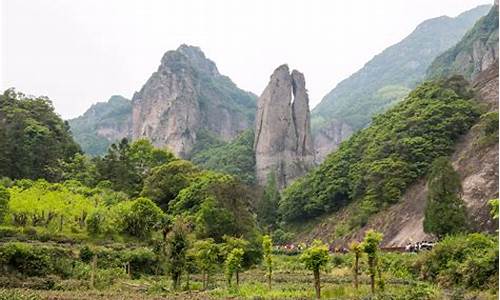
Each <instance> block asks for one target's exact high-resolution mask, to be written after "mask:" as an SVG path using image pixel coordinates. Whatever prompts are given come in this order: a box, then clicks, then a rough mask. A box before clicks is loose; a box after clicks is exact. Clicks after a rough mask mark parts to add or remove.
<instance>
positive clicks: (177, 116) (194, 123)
mask: <svg viewBox="0 0 500 300" xmlns="http://www.w3.org/2000/svg"><path fill="white" fill-rule="evenodd" d="M255 99H256V96H255V95H253V94H251V93H249V92H245V91H243V90H241V89H239V88H238V87H237V86H236V85H235V84H234V83H233V82H232V81H231V80H230V79H229V78H228V77H226V76H223V75H221V74H220V73H219V71H218V70H217V67H216V65H215V63H214V62H213V61H211V60H209V59H207V58H206V57H205V55H204V53H203V52H202V51H201V50H200V48H198V47H193V46H187V45H181V46H180V47H179V48H178V49H177V50H175V51H168V52H167V53H165V55H164V56H163V58H162V60H161V64H160V66H159V67H158V70H157V71H156V72H154V73H153V74H152V75H151V77H150V78H149V79H148V80H147V82H146V83H145V84H144V86H143V87H142V89H141V90H140V91H139V92H137V93H135V94H134V97H133V98H132V138H133V139H138V138H148V139H149V140H151V142H152V143H153V144H154V145H155V146H159V147H162V146H167V147H168V148H169V149H170V150H172V151H173V152H174V153H175V154H176V155H178V156H180V157H183V158H188V157H190V155H191V154H192V153H191V152H192V150H193V147H194V146H195V145H196V142H197V139H198V137H199V132H200V131H201V130H204V131H208V132H209V133H211V134H213V135H214V136H216V137H218V138H220V139H222V140H223V141H229V140H231V139H233V138H234V137H236V136H237V135H238V134H240V133H241V132H243V131H244V130H246V129H248V128H250V127H252V126H253V122H254V117H255V105H256V103H255Z"/></svg>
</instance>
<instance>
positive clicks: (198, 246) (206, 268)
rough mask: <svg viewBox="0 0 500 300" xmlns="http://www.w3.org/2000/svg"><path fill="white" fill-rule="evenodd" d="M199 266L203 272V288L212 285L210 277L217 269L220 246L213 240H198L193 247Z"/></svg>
mask: <svg viewBox="0 0 500 300" xmlns="http://www.w3.org/2000/svg"><path fill="white" fill-rule="evenodd" d="M193 249H194V251H195V259H196V263H197V266H198V267H199V269H200V270H201V272H202V276H203V278H202V280H203V288H204V289H206V288H207V287H208V284H209V283H210V275H211V274H212V273H213V272H214V271H215V270H216V269H217V265H218V259H219V251H220V249H219V246H218V245H217V244H216V243H214V240H213V239H205V240H197V241H195V243H194V245H193Z"/></svg>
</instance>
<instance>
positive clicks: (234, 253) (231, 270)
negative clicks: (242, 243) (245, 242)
mask: <svg viewBox="0 0 500 300" xmlns="http://www.w3.org/2000/svg"><path fill="white" fill-rule="evenodd" d="M244 254H245V251H244V250H243V249H241V248H234V249H232V250H231V252H229V254H228V255H227V258H226V261H225V267H226V278H227V282H228V284H229V286H231V282H232V279H233V275H236V287H238V286H239V284H240V271H241V270H242V263H243V255H244Z"/></svg>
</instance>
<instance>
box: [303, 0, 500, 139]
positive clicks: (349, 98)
mask: <svg viewBox="0 0 500 300" xmlns="http://www.w3.org/2000/svg"><path fill="white" fill-rule="evenodd" d="M488 9H489V6H480V7H477V8H474V9H472V10H470V11H467V12H465V13H463V14H461V15H459V16H457V17H456V18H453V19H450V18H435V19H430V20H427V21H424V22H423V23H422V24H420V25H419V26H418V27H417V28H416V29H415V30H414V31H413V32H412V33H411V34H410V35H408V36H407V37H406V38H405V39H403V40H402V41H400V42H399V43H397V44H395V45H392V46H391V47H388V48H387V49H385V50H384V51H382V52H381V53H380V54H378V55H376V56H375V57H374V58H373V59H371V60H370V61H369V62H368V63H366V64H365V66H364V67H363V68H362V69H360V70H359V71H358V72H356V73H354V74H353V75H351V76H350V77H349V78H347V79H345V80H343V81H342V82H340V83H339V84H338V85H337V86H336V87H335V88H334V89H333V90H332V91H331V92H330V93H328V94H327V95H326V96H325V97H324V98H323V99H322V100H321V103H320V104H319V105H317V106H316V107H315V108H314V110H313V111H312V114H311V116H312V122H311V123H312V125H313V131H318V130H320V129H321V128H322V127H323V126H325V125H328V124H329V122H330V121H331V120H332V119H335V120H339V121H341V122H343V123H346V124H347V125H349V126H350V127H351V128H352V129H353V130H354V131H356V130H359V129H362V128H364V127H366V126H367V125H368V124H369V123H370V121H371V119H372V117H373V116H374V115H377V114H379V113H382V112H384V111H386V110H387V109H388V108H390V107H392V106H394V105H397V103H398V102H399V101H400V100H402V99H403V98H404V97H405V96H406V95H407V93H408V92H409V89H413V88H414V87H415V86H416V85H417V84H418V83H419V82H422V81H423V80H424V78H425V76H426V71H427V68H428V67H429V66H430V65H431V63H432V61H433V60H434V59H435V58H436V56H438V55H439V54H441V53H443V51H446V50H447V49H449V48H450V47H453V46H454V45H455V44H456V43H457V42H458V41H459V40H460V39H461V38H462V37H463V36H464V34H465V33H466V32H467V30H469V29H470V28H471V27H472V26H473V25H474V23H475V22H476V21H477V20H478V19H479V18H480V17H482V16H483V15H485V14H486V13H487V11H488ZM497 15H498V12H497ZM497 43H498V42H497ZM423 49H425V51H423Z"/></svg>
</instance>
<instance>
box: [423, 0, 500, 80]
mask: <svg viewBox="0 0 500 300" xmlns="http://www.w3.org/2000/svg"><path fill="white" fill-rule="evenodd" d="M497 58H498V4H497V5H494V6H493V7H492V9H491V10H490V12H489V13H488V14H487V15H486V16H484V17H482V18H481V19H480V20H479V21H478V22H477V23H476V24H475V25H474V27H473V28H472V29H471V30H469V31H468V32H467V34H466V35H465V36H464V37H463V38H462V40H461V41H460V42H459V43H458V44H456V45H455V46H453V47H452V48H451V49H449V50H447V51H446V52H444V53H443V54H441V55H439V56H438V57H437V58H436V59H435V60H434V61H433V63H432V65H431V66H430V67H429V70H428V71H427V74H428V77H429V78H440V77H448V76H451V75H457V74H460V75H463V76H464V77H465V78H467V79H468V80H474V79H475V78H476V76H477V75H478V74H479V73H481V72H482V71H484V70H486V69H487V68H488V67H489V66H490V65H491V64H492V63H493V62H494V61H495V60H496V59H497Z"/></svg>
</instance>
